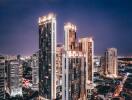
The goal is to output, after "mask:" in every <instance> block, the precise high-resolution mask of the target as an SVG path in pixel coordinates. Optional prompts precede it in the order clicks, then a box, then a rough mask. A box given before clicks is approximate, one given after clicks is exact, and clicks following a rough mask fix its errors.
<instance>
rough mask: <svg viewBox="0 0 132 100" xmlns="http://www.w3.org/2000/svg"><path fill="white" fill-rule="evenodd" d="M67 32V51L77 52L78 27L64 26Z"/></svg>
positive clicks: (68, 24)
mask: <svg viewBox="0 0 132 100" xmlns="http://www.w3.org/2000/svg"><path fill="white" fill-rule="evenodd" d="M64 31H65V50H66V51H68V50H75V48H76V38H77V37H76V26H75V25H73V24H72V23H66V24H65V25H64Z"/></svg>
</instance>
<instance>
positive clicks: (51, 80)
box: [39, 16, 56, 99]
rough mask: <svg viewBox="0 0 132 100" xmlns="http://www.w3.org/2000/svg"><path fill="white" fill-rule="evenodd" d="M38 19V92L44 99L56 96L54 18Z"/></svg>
mask: <svg viewBox="0 0 132 100" xmlns="http://www.w3.org/2000/svg"><path fill="white" fill-rule="evenodd" d="M46 17H48V18H47V19H45V20H43V19H42V21H39V93H40V95H41V96H43V97H44V98H46V99H53V98H55V96H56V89H55V88H56V82H55V80H56V75H55V71H56V70H55V65H56V64H55V63H56V62H55V58H56V54H55V53H56V20H55V19H53V18H51V19H49V17H50V16H46Z"/></svg>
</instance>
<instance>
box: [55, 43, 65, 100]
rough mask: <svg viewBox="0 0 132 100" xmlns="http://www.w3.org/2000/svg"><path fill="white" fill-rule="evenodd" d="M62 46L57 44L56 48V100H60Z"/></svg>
mask: <svg viewBox="0 0 132 100" xmlns="http://www.w3.org/2000/svg"><path fill="white" fill-rule="evenodd" d="M63 52H64V46H63V45H62V44H57V48H56V94H57V99H62V84H63V83H62V54H63Z"/></svg>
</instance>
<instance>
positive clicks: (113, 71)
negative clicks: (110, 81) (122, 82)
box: [104, 48, 118, 77]
mask: <svg viewBox="0 0 132 100" xmlns="http://www.w3.org/2000/svg"><path fill="white" fill-rule="evenodd" d="M117 67H118V66H117V49H116V48H108V49H107V50H106V52H105V70H104V71H105V72H104V73H105V75H106V76H108V77H117V73H118V68H117Z"/></svg>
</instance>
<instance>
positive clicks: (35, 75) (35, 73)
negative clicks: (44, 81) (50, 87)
mask: <svg viewBox="0 0 132 100" xmlns="http://www.w3.org/2000/svg"><path fill="white" fill-rule="evenodd" d="M38 57H39V53H38V52H37V53H35V54H33V55H32V56H31V67H32V89H33V90H35V91H38V90H39V61H38Z"/></svg>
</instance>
